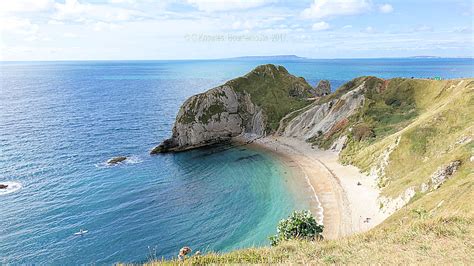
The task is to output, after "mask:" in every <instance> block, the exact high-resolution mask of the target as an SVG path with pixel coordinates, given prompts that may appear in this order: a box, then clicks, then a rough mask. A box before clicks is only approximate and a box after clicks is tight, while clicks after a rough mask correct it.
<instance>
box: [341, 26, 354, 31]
mask: <svg viewBox="0 0 474 266" xmlns="http://www.w3.org/2000/svg"><path fill="white" fill-rule="evenodd" d="M351 28H352V25H345V26H344V27H342V29H343V30H346V29H351Z"/></svg>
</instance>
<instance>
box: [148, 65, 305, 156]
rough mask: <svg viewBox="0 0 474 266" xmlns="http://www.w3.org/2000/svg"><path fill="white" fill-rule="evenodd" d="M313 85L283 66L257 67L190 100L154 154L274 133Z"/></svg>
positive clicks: (299, 104) (302, 103)
mask: <svg viewBox="0 0 474 266" xmlns="http://www.w3.org/2000/svg"><path fill="white" fill-rule="evenodd" d="M310 89H311V87H310V86H309V85H308V83H306V81H305V80H304V79H303V78H298V77H295V76H293V75H291V74H289V73H288V71H287V70H286V69H285V68H283V67H281V66H278V67H277V66H274V65H263V66H259V67H257V68H255V69H254V70H252V71H251V72H250V73H248V74H247V75H245V76H244V77H240V78H237V79H234V80H231V81H229V82H227V83H226V84H224V85H222V86H219V87H216V88H213V89H211V90H209V91H207V92H205V93H201V94H198V95H194V96H192V97H190V98H189V99H188V100H186V101H185V102H184V104H183V105H182V106H181V108H180V110H179V112H178V115H177V117H176V122H175V125H174V127H173V135H172V137H171V138H170V139H168V140H165V141H164V142H163V143H161V144H160V145H159V146H157V147H156V148H154V149H153V150H152V152H151V153H152V154H153V153H160V152H167V151H180V150H186V149H192V148H196V147H200V146H205V145H209V144H213V143H218V142H222V141H226V140H229V139H231V138H232V137H236V136H239V135H243V134H245V135H247V136H252V137H260V136H264V135H265V134H267V133H272V132H273V131H274V130H275V129H276V127H275V125H278V122H279V121H280V119H281V118H282V117H283V116H284V115H286V114H287V113H289V112H290V111H293V110H296V109H299V108H301V107H303V106H305V105H308V104H309V103H310V102H309V101H307V98H308V97H309V96H310V94H309V90H310Z"/></svg>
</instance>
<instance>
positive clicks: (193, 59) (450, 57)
mask: <svg viewBox="0 0 474 266" xmlns="http://www.w3.org/2000/svg"><path fill="white" fill-rule="evenodd" d="M272 57H295V59H294V60H357V59H474V55H472V56H432V55H413V56H400V57H331V58H330V57H327V58H324V57H321V58H314V57H303V56H298V55H285V54H279V55H245V56H235V57H220V58H182V59H178V58H175V59H55V60H3V59H0V62H81V61H211V60H232V59H252V58H262V59H264V58H272Z"/></svg>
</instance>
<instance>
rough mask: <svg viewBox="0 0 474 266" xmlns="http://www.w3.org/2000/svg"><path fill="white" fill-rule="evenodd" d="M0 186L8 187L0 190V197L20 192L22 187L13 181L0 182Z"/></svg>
mask: <svg viewBox="0 0 474 266" xmlns="http://www.w3.org/2000/svg"><path fill="white" fill-rule="evenodd" d="M0 184H2V185H7V186H8V187H7V188H6V189H0V196H3V195H7V194H11V193H13V192H16V191H18V190H20V189H21V188H22V187H23V185H22V184H21V183H20V182H15V181H7V182H0Z"/></svg>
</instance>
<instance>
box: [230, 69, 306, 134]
mask: <svg viewBox="0 0 474 266" xmlns="http://www.w3.org/2000/svg"><path fill="white" fill-rule="evenodd" d="M226 85H229V86H231V87H232V88H233V89H234V90H235V91H237V92H240V93H248V94H250V97H251V99H252V102H253V103H255V104H256V105H258V106H260V107H262V108H263V110H264V111H265V115H266V117H267V133H272V132H275V131H276V130H277V129H278V126H279V123H280V120H281V119H282V118H283V117H284V116H285V115H287V114H289V113H290V112H292V111H295V110H298V109H301V108H302V107H305V106H306V105H309V104H310V103H311V102H310V101H308V100H307V98H308V97H310V96H311V95H310V94H309V90H310V89H311V86H310V85H309V84H308V83H307V82H306V81H305V80H304V79H303V78H298V77H295V76H293V75H291V74H289V73H288V71H287V70H286V69H285V68H284V67H282V66H275V65H262V66H259V67H257V68H255V69H254V70H252V71H251V72H250V73H249V74H247V75H245V76H243V77H240V78H236V79H233V80H230V81H228V82H227V83H226Z"/></svg>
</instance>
